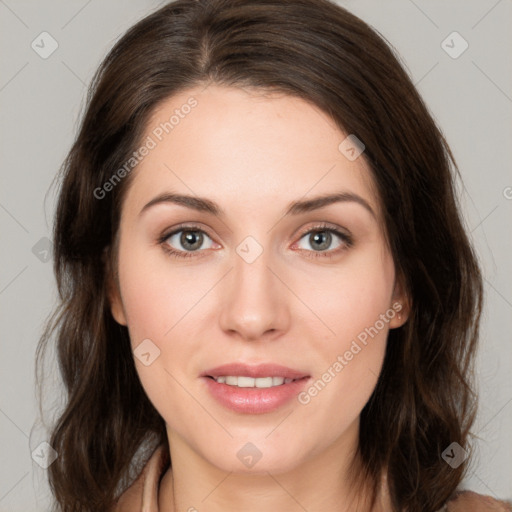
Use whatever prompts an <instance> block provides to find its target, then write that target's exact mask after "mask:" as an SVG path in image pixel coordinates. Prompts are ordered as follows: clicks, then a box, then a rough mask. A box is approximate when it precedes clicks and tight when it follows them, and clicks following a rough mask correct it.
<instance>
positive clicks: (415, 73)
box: [0, 0, 512, 512]
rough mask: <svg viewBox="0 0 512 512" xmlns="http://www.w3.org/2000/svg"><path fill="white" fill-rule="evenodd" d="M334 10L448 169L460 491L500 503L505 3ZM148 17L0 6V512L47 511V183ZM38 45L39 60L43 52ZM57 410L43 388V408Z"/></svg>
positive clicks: (507, 127) (134, 6)
mask: <svg viewBox="0 0 512 512" xmlns="http://www.w3.org/2000/svg"><path fill="white" fill-rule="evenodd" d="M340 4H341V5H344V6H345V7H347V8H348V9H349V10H351V11H352V12H354V13H355V14H356V15H358V16H360V17H361V18H363V19H364V20H365V21H367V22H369V23H370V24H371V25H373V26H374V27H375V28H376V29H377V30H378V31H379V32H380V33H381V34H382V35H384V36H385V37H386V38H387V40H388V41H389V42H390V43H391V44H392V45H394V46H395V48H396V49H397V51H398V52H399V54H400V55H401V57H402V62H403V63H404V64H405V65H406V67H407V69H408V70H409V72H410V74H411V76H412V78H413V81H414V82H415V83H416V84H417V87H418V89H419V91H420V93H421V94H422V95H423V97H424V98H425V100H426V102H427V104H428V106H429V108H430V109H431V111H432V113H433V115H434V117H435V118H436V120H437V121H438V123H439V125H440V127H441V129H442V130H443V132H444V133H445V135H446V137H447V139H448V141H449V143H450V145H451V147H452V149H453V151H454V154H455V158H456V160H457V162H458V164H459V167H460V169H461V173H462V176H463V180H464V185H461V184H459V188H460V192H461V200H462V206H463V208H464V214H465V218H466V221H467V227H468V231H469V232H470V233H471V237H472V239H473V241H474V243H475V245H476V248H477V252H478V255H479V257H480V260H481V263H482V267H483V270H484V275H485V291H486V306H485V312H484V318H483V327H482V340H481V348H480V352H479V355H478V383H479V390H480V400H481V402H480V412H479V417H478V421H477V425H476V427H475V429H474V431H475V432H476V433H477V434H478V436H479V438H480V440H479V441H478V442H476V443H475V448H476V451H477V457H476V459H475V461H474V464H473V465H472V470H471V472H470V474H469V477H468V478H467V479H466V481H465V482H464V483H465V487H467V488H471V489H473V490H475V491H477V492H481V493H483V494H489V495H494V496H496V497H501V498H508V499H511V498H512V439H511V435H510V432H512V380H511V378H510V374H511V372H512V350H511V347H512V345H511V334H510V333H511V330H512V315H511V308H512V287H511V284H512V274H511V268H510V257H511V254H512V242H511V236H510V220H511V212H512V174H511V172H510V164H511V160H512V154H511V153H512V150H511V146H512V144H511V142H512V139H511V132H512V123H511V118H512V115H511V114H512V59H511V58H510V48H512V30H511V23H510V20H511V19H512V5H511V4H512V2H511V0H499V1H497V0H480V1H477V0H473V1H468V0H457V1H454V0H452V1H450V2H446V1H443V0H428V1H427V0H414V1H413V0H392V1H390V0H388V1H386V2H380V1H377V0H357V1H356V0H345V1H340ZM159 5H161V2H156V1H155V0H130V1H124V2H121V1H112V0H111V1H103V2H100V1H99V0H89V1H87V0H66V1H64V0H61V1H57V0H48V1H44V2H42V1H40V0H39V1H36V0H22V1H17V2H16V1H15V0H0V44H1V48H2V54H1V62H0V73H1V75H0V108H1V113H2V115H1V120H0V123H1V124H0V130H1V137H0V145H1V157H2V160H1V164H2V165H1V188H0V229H1V234H2V244H1V262H0V314H1V320H0V321H1V330H0V332H1V336H2V339H1V345H0V346H1V356H0V512H17V511H20V512H21V511H23V512H27V511H42V510H46V509H47V508H48V501H47V500H48V496H49V489H48V487H47V485H46V483H45V470H44V469H42V468H41V467H40V466H39V465H38V464H36V462H34V460H33V459H32V457H31V453H32V451H33V450H35V449H36V448H37V447H38V445H39V444H40V443H41V442H43V441H45V440H46V439H47V433H46V432H45V430H44V427H43V426H42V425H41V424H40V423H39V422H38V421H36V420H37V419H38V418H39V413H38V410H37V402H36V394H35V384H34V351H35V347H36V344H37V341H38V337H39V335H40V333H41V329H42V325H43V322H44V320H45V318H46V316H47V314H48V313H49V312H50V311H51V309H52V308H53V307H54V305H55V297H56V293H55V287H54V282H53V274H52V267H51V257H50V256H51V253H48V252H47V249H48V241H47V240H46V239H45V237H47V238H50V237H51V229H50V228H51V224H52V215H53V209H54V204H55V195H54V193H53V189H50V184H51V181H52V179H53V177H54V175H55V173H56V171H57V169H58V167H59V166H60V164H61V163H62V161H63V159H64V157H65V155H66V153H67V151H68V150H69V148H70V146H71V143H72V141H73V137H74V133H75V130H76V127H77V120H78V117H79V115H80V113H81V111H82V108H83V105H84V97H85V92H86V84H88V83H89V81H90V79H91V77H92V74H93V72H94V70H95V69H96V67H97V66H98V64H99V63H100V61H101V59H102V58H103V57H104V56H105V54H106V52H107V51H108V50H109V49H110V48H111V46H112V45H113V43H114V41H115V40H117V38H119V37H120V36H121V35H122V33H123V32H124V31H125V30H126V29H127V28H128V27H130V26H131V25H132V24H133V23H134V22H135V21H137V20H138V19H140V18H141V17H143V16H144V15H146V14H148V13H149V12H150V11H153V10H155V9H156V8H157V7H158V6H159ZM43 31H46V32H48V33H50V34H51V36H52V37H53V38H54V39H55V40H56V41H57V43H58V48H57V50H56V51H55V52H54V53H53V54H52V55H50V56H49V57H48V58H47V59H43V58H41V57H40V56H39V54H38V53H36V51H34V49H32V47H31V44H32V41H34V40H36V43H37V42H38V41H40V38H38V36H39V34H41V32H43ZM453 31H457V32H459V33H460V34H461V36H462V37H463V38H464V40H466V41H467V43H468V44H469V47H468V49H467V50H466V51H465V52H464V53H462V54H461V55H460V56H458V58H453V57H452V56H450V55H449V54H448V53H447V52H446V51H445V49H446V50H448V51H450V52H451V53H452V55H453V54H454V53H458V52H460V50H461V49H462V48H463V46H462V45H463V41H462V40H458V39H457V38H456V37H455V39H454V36H450V37H448V39H447V40H446V43H445V46H444V48H443V46H442V42H443V41H444V40H445V39H446V38H447V36H449V35H450V34H452V32H453ZM45 41H46V43H45V48H46V50H47V49H48V48H49V47H50V46H49V44H50V41H49V39H46V40H45ZM39 44H40V46H42V44H41V43H39ZM446 45H448V46H449V47H451V48H449V47H447V46H446ZM40 51H42V49H41V50H40ZM47 193H48V194H47ZM45 196H46V199H45ZM34 247H35V248H34ZM50 371H52V370H51V369H50ZM53 371H55V368H54V369H53ZM55 382H56V383H58V381H57V380H56V379H55ZM61 399H62V392H60V391H59V389H58V387H54V388H53V394H51V393H50V396H49V397H47V402H48V403H49V404H52V403H54V404H55V403H60V402H61ZM50 419H51V418H50ZM38 449H39V450H41V448H38ZM38 453H39V452H38Z"/></svg>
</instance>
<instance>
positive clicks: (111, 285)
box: [102, 247, 127, 326]
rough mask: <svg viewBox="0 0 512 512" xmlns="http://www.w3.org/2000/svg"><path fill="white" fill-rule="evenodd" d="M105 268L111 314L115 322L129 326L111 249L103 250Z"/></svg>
mask: <svg viewBox="0 0 512 512" xmlns="http://www.w3.org/2000/svg"><path fill="white" fill-rule="evenodd" d="M102 260H103V266H104V268H105V279H106V283H105V285H106V291H107V300H108V302H109V304H110V312H111V313H112V316H113V317H114V320H115V321H116V322H117V323H118V324H121V325H125V326H126V325H127V321H126V314H125V312H124V307H123V301H122V300H121V291H120V290H119V283H118V280H117V279H116V278H115V272H114V269H113V265H112V258H111V254H110V247H106V248H105V249H104V250H103V255H102Z"/></svg>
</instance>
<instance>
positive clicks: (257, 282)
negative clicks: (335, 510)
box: [221, 236, 289, 339]
mask: <svg viewBox="0 0 512 512" xmlns="http://www.w3.org/2000/svg"><path fill="white" fill-rule="evenodd" d="M235 251H236V252H235V253H234V254H233V267H234V268H233V271H232V272H231V273H230V274H231V275H230V277H229V279H228V282H227V284H226V286H225V287H224V290H223V295H224V297H223V299H222V312H221V326H222V328H223V329H224V330H226V331H237V332H238V333H239V334H240V335H241V336H242V337H243V338H246V339H259V338H261V337H263V335H264V334H265V333H267V332H269V331H272V332H277V331H282V330H283V329H285V328H286V324H287V319H288V317H289V314H288V310H287V308H288V306H287V301H286V297H284V296H283V289H282V284H281V283H280V282H279V280H278V279H277V278H276V276H275V275H274V274H273V272H272V271H271V270H270V268H272V267H273V266H275V265H274V264H273V260H274V259H275V258H273V257H272V254H271V251H270V249H267V248H266V247H264V245H263V244H261V243H259V242H258V241H257V240H256V239H255V238H254V237H251V236H248V237H246V238H245V239H244V240H242V242H240V243H239V244H238V246H237V247H236V248H235ZM269 267H270V268H269ZM273 270H274V269H273ZM274 272H275V270H274Z"/></svg>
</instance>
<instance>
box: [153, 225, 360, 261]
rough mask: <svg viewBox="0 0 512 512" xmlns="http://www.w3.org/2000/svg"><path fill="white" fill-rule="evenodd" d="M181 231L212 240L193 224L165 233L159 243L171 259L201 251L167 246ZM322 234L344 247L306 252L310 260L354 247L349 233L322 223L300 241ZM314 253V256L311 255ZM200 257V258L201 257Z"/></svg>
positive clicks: (335, 254)
mask: <svg viewBox="0 0 512 512" xmlns="http://www.w3.org/2000/svg"><path fill="white" fill-rule="evenodd" d="M180 231H191V232H195V231H199V232H201V233H204V234H205V235H207V236H208V237H209V238H211V237H210V236H209V235H208V233H206V232H205V231H204V230H203V229H201V228H200V227H199V226H196V225H193V224H187V225H182V226H178V227H177V228H174V229H173V230H172V231H171V232H168V233H164V234H163V235H162V236H160V237H159V239H158V243H159V244H160V245H161V246H162V249H163V250H164V251H165V252H166V253H167V254H168V255H169V256H170V257H171V258H176V259H184V258H191V257H193V256H196V257H197V253H199V252H201V251H177V250H176V249H172V248H170V247H169V245H168V244H167V240H168V239H169V238H170V237H171V236H173V235H175V234H176V233H179V232H180ZM322 232H329V233H333V234H335V235H336V236H338V237H339V238H340V239H341V241H342V242H343V245H342V246H341V247H338V248H337V249H331V250H330V251H308V250H306V252H307V253H309V254H308V256H307V257H310V258H334V257H335V256H337V255H338V254H339V253H340V252H342V251H344V250H346V249H349V248H350V247H352V246H353V239H352V237H351V236H350V235H348V234H347V233H343V232H342V231H339V230H338V229H336V228H333V227H330V226H329V225H328V224H325V223H321V224H318V225H315V226H313V227H312V228H309V229H308V230H307V231H305V232H303V233H301V235H300V237H299V240H301V239H302V238H303V237H304V236H305V235H308V234H311V233H322ZM301 250H305V249H301ZM311 253H313V254H311ZM199 257H200V256H199Z"/></svg>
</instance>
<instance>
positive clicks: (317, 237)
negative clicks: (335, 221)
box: [311, 231, 331, 249]
mask: <svg viewBox="0 0 512 512" xmlns="http://www.w3.org/2000/svg"><path fill="white" fill-rule="evenodd" d="M311 236H312V237H313V240H314V241H315V243H316V242H320V247H319V248H320V249H327V248H328V247H329V245H330V241H331V233H329V232H327V231H318V232H316V233H314V234H312V235H311ZM322 237H323V238H324V242H323V243H322V241H321V239H322ZM312 245H313V244H312Z"/></svg>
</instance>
